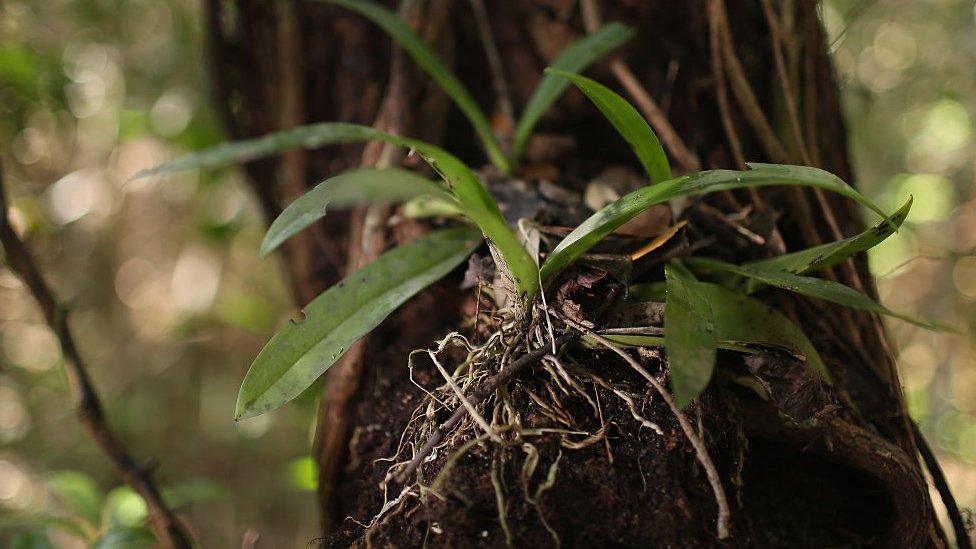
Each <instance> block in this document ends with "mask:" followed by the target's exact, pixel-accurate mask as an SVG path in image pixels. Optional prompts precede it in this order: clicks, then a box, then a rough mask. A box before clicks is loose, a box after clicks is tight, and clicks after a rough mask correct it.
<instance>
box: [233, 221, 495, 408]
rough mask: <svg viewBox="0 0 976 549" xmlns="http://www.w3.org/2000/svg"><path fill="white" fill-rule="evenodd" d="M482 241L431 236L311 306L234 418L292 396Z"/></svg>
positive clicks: (276, 344) (279, 341) (263, 357)
mask: <svg viewBox="0 0 976 549" xmlns="http://www.w3.org/2000/svg"><path fill="white" fill-rule="evenodd" d="M480 243H481V237H480V235H478V233H477V231H474V230H473V229H470V228H466V227H462V228H456V229H445V230H441V231H437V232H433V233H430V234H428V235H426V236H423V237H421V238H419V239H417V240H414V241H412V242H409V243H407V244H404V245H402V246H399V247H397V248H394V249H392V250H390V251H389V252H386V253H385V254H383V255H381V256H380V257H379V259H377V260H376V261H374V262H372V263H370V264H369V265H366V266H365V267H363V268H361V269H359V270H357V271H356V272H354V273H352V274H350V275H349V276H347V277H346V278H345V279H344V280H343V281H342V282H340V283H339V284H336V285H335V286H333V287H332V288H329V289H328V290H326V291H325V292H323V293H322V294H320V295H319V296H318V297H316V298H315V299H313V300H312V302H311V303H309V304H308V306H307V307H306V308H305V310H304V315H305V318H304V319H303V320H302V321H301V322H289V323H288V324H287V325H286V326H285V327H284V328H282V329H281V330H280V331H279V332H278V333H277V334H275V336H274V337H273V338H271V341H269V342H268V344H267V345H265V347H264V349H262V350H261V353H260V354H258V357H257V358H256V359H254V363H253V364H251V368H250V370H248V372H247V375H246V376H245V377H244V382H243V383H242V384H241V390H240V394H239V395H238V397H237V409H236V412H235V416H236V417H237V419H242V418H247V417H252V416H256V415H259V414H263V413H265V412H268V411H270V410H273V409H275V408H278V407H279V406H281V405H283V404H285V403H286V402H288V401H289V400H291V399H293V398H295V397H296V396H298V395H299V394H301V392H302V391H304V390H305V389H306V388H307V387H308V386H309V385H311V384H312V383H313V382H314V381H315V380H316V379H317V378H318V377H319V376H320V375H322V373H323V372H325V371H326V370H328V369H329V367H330V366H332V364H334V363H335V361H336V360H338V359H339V357H340V356H342V354H343V353H344V352H345V351H346V349H348V348H349V346H350V345H352V344H353V343H354V342H356V341H357V340H358V339H359V338H361V337H362V336H364V335H366V334H367V333H369V332H370V331H371V330H372V329H373V328H375V327H376V326H377V325H379V323H380V322H382V321H383V319H385V318H386V317H387V316H389V314H390V313H392V312H393V311H394V310H395V309H396V308H397V307H399V306H400V305H401V304H403V302H405V301H406V300H408V299H410V298H411V297H413V296H414V295H416V294H417V293H418V292H420V291H421V290H423V289H424V288H426V287H427V286H429V285H431V284H432V283H434V282H435V281H437V280H438V279H440V278H441V277H443V276H444V275H446V274H447V273H448V272H450V271H451V270H452V269H454V268H455V267H457V266H458V265H459V264H461V262H463V261H464V260H465V259H467V257H468V256H469V255H471V252H473V251H474V249H475V248H477V247H478V245H479V244H480Z"/></svg>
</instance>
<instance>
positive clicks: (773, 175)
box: [542, 164, 885, 280]
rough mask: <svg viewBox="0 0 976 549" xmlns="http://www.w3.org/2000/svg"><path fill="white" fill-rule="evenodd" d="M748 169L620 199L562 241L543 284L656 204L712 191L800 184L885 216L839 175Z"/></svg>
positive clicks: (708, 174) (775, 167) (689, 178)
mask: <svg viewBox="0 0 976 549" xmlns="http://www.w3.org/2000/svg"><path fill="white" fill-rule="evenodd" d="M749 167H750V168H751V169H750V170H746V171H735V170H711V171H705V172H698V173H696V174H692V175H686V176H683V177H678V178H675V179H672V180H670V181H665V182H663V183H658V184H656V185H648V186H646V187H642V188H640V189H637V190H636V191H634V192H632V193H630V194H628V195H626V196H623V197H621V198H620V199H618V200H617V201H616V202H614V203H612V204H609V205H607V206H606V207H604V208H602V209H601V210H600V211H598V212H596V213H594V214H593V215H591V216H590V217H589V218H587V219H586V221H584V222H583V223H581V224H580V225H579V226H577V227H576V228H575V229H573V231H572V232H571V233H569V234H568V235H566V238H564V239H563V240H562V241H561V242H560V243H559V244H558V245H557V246H556V248H555V249H554V250H553V251H552V253H551V254H550V255H549V258H548V259H547V260H546V262H545V263H544V264H543V265H542V278H543V280H546V279H549V278H551V277H552V276H553V275H555V274H557V273H559V272H560V271H562V270H563V269H564V268H566V267H567V266H568V265H570V264H571V263H573V262H574V261H576V260H577V259H578V258H579V257H580V256H581V255H583V254H584V253H586V252H587V250H589V249H590V248H592V247H593V246H594V245H595V244H596V243H597V242H599V241H600V240H603V238H604V237H605V236H607V235H608V234H610V233H612V232H613V231H615V230H616V229H617V228H618V227H620V226H621V225H623V224H624V223H626V222H628V221H630V220H631V219H632V218H633V217H634V216H636V215H638V214H640V213H641V212H643V211H644V210H646V209H648V208H650V207H651V206H653V205H655V204H660V203H662V202H667V201H668V200H671V199H673V198H678V197H682V196H689V195H700V194H706V193H710V192H715V191H724V190H730V189H740V188H744V187H762V186H767V185H802V186H807V187H819V188H822V189H826V190H830V191H833V192H836V193H838V194H841V195H843V196H846V197H848V198H851V199H853V200H855V201H857V202H858V203H860V204H863V205H864V206H866V207H868V208H870V209H872V210H874V211H875V212H878V214H879V215H881V216H883V217H885V214H884V212H883V211H881V209H880V208H878V207H877V206H875V205H874V204H873V203H871V202H870V201H869V200H868V199H867V198H864V197H863V196H861V194H860V193H858V192H857V191H856V190H854V189H853V188H851V187H850V186H849V185H847V184H846V183H844V182H843V181H841V180H840V179H839V178H838V177H837V176H835V175H833V174H831V173H829V172H825V171H823V170H820V169H817V168H808V167H805V166H784V165H779V164H749Z"/></svg>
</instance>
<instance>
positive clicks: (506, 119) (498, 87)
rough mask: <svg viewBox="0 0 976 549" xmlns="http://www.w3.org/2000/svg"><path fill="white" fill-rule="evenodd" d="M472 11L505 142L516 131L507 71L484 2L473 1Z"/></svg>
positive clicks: (480, 0) (479, 0)
mask: <svg viewBox="0 0 976 549" xmlns="http://www.w3.org/2000/svg"><path fill="white" fill-rule="evenodd" d="M471 10H472V11H473V12H474V20H475V22H476V23H477V25H478V35H479V36H480V37H481V43H482V45H483V46H484V48H485V57H486V58H487V59H488V68H489V69H490V70H491V83H492V85H493V86H494V87H495V105H496V108H497V109H498V114H499V115H500V116H501V120H502V127H501V132H498V130H497V129H496V130H495V131H496V132H498V133H501V134H502V135H501V137H502V138H503V140H506V141H507V140H508V139H509V138H511V134H512V131H513V130H514V129H515V109H514V108H513V107H512V98H511V95H510V94H509V93H508V81H507V80H505V69H504V68H503V67H502V60H501V56H500V55H499V54H498V46H497V45H496V44H495V38H494V36H493V35H492V32H491V22H490V21H489V19H488V11H487V10H486V9H485V4H484V2H483V1H482V0H471Z"/></svg>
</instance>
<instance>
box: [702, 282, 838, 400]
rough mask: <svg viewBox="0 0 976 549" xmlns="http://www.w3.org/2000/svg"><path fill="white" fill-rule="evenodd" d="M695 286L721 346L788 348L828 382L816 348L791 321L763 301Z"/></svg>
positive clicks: (718, 288)
mask: <svg viewBox="0 0 976 549" xmlns="http://www.w3.org/2000/svg"><path fill="white" fill-rule="evenodd" d="M698 289H699V290H700V291H701V292H702V295H703V296H704V299H705V300H707V301H708V303H709V304H711V306H712V320H713V322H714V323H715V337H716V338H718V339H719V340H720V341H721V342H722V345H723V346H732V345H736V344H737V345H755V344H759V345H769V346H774V347H781V348H784V349H788V350H790V351H791V352H793V354H796V355H799V356H802V357H803V358H805V359H806V361H807V363H808V364H810V366H811V367H813V369H814V370H816V371H817V373H819V374H820V377H821V378H823V380H824V381H826V382H828V383H830V373H829V372H828V371H827V367H826V366H825V365H824V362H823V360H822V359H821V358H820V354H819V353H818V352H817V349H816V348H815V347H814V346H813V343H811V342H810V339H809V338H807V336H806V334H804V333H803V330H801V329H800V328H799V327H798V326H797V325H796V324H794V323H793V321H792V320H790V319H789V318H787V317H786V316H784V315H782V314H780V313H779V312H778V311H776V310H775V309H773V308H772V307H770V306H769V305H766V304H765V303H763V302H762V301H759V300H757V299H753V298H751V297H749V296H747V295H744V294H741V293H739V292H736V291H733V290H730V289H728V288H724V287H722V286H719V285H717V284H709V283H705V282H700V283H699V284H698ZM726 348H729V347H726Z"/></svg>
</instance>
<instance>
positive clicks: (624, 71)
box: [580, 0, 701, 173]
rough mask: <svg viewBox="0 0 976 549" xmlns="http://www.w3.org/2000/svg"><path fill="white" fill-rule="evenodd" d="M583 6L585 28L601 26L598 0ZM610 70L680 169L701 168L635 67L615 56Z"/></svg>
mask: <svg viewBox="0 0 976 549" xmlns="http://www.w3.org/2000/svg"><path fill="white" fill-rule="evenodd" d="M580 9H581V12H582V15H583V25H584V27H585V28H586V32H593V31H595V30H596V29H597V28H599V26H600V11H599V9H598V7H597V5H596V0H583V1H582V2H581V4H580ZM610 71H611V72H613V75H614V76H615V77H616V78H617V80H618V81H619V82H620V85H621V86H623V87H624V89H626V90H627V93H628V94H630V97H631V99H633V100H634V102H635V103H637V107H638V108H639V109H640V111H641V113H643V114H644V116H645V117H646V118H647V121H648V122H649V123H650V124H651V126H652V127H653V128H654V130H655V132H656V133H657V135H658V137H659V138H660V139H661V143H662V144H663V145H664V147H665V148H667V149H668V152H669V153H671V158H672V159H674V161H675V162H677V163H678V164H679V165H680V166H681V169H682V170H684V171H685V172H688V173H691V172H697V171H699V170H701V160H699V159H698V155H696V154H695V153H694V152H693V151H692V150H691V149H689V148H688V146H687V145H685V142H684V140H683V139H681V136H680V135H678V132H677V131H676V130H675V129H674V126H672V125H671V122H670V121H669V120H668V117H667V115H666V114H664V111H663V110H661V107H660V106H658V104H657V101H654V98H653V97H651V94H649V93H647V90H646V89H644V86H643V85H641V83H640V80H638V79H637V77H636V76H634V73H633V71H631V70H630V67H628V66H627V63H625V62H624V61H623V60H622V59H620V58H616V59H614V60H613V61H611V62H610Z"/></svg>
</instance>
